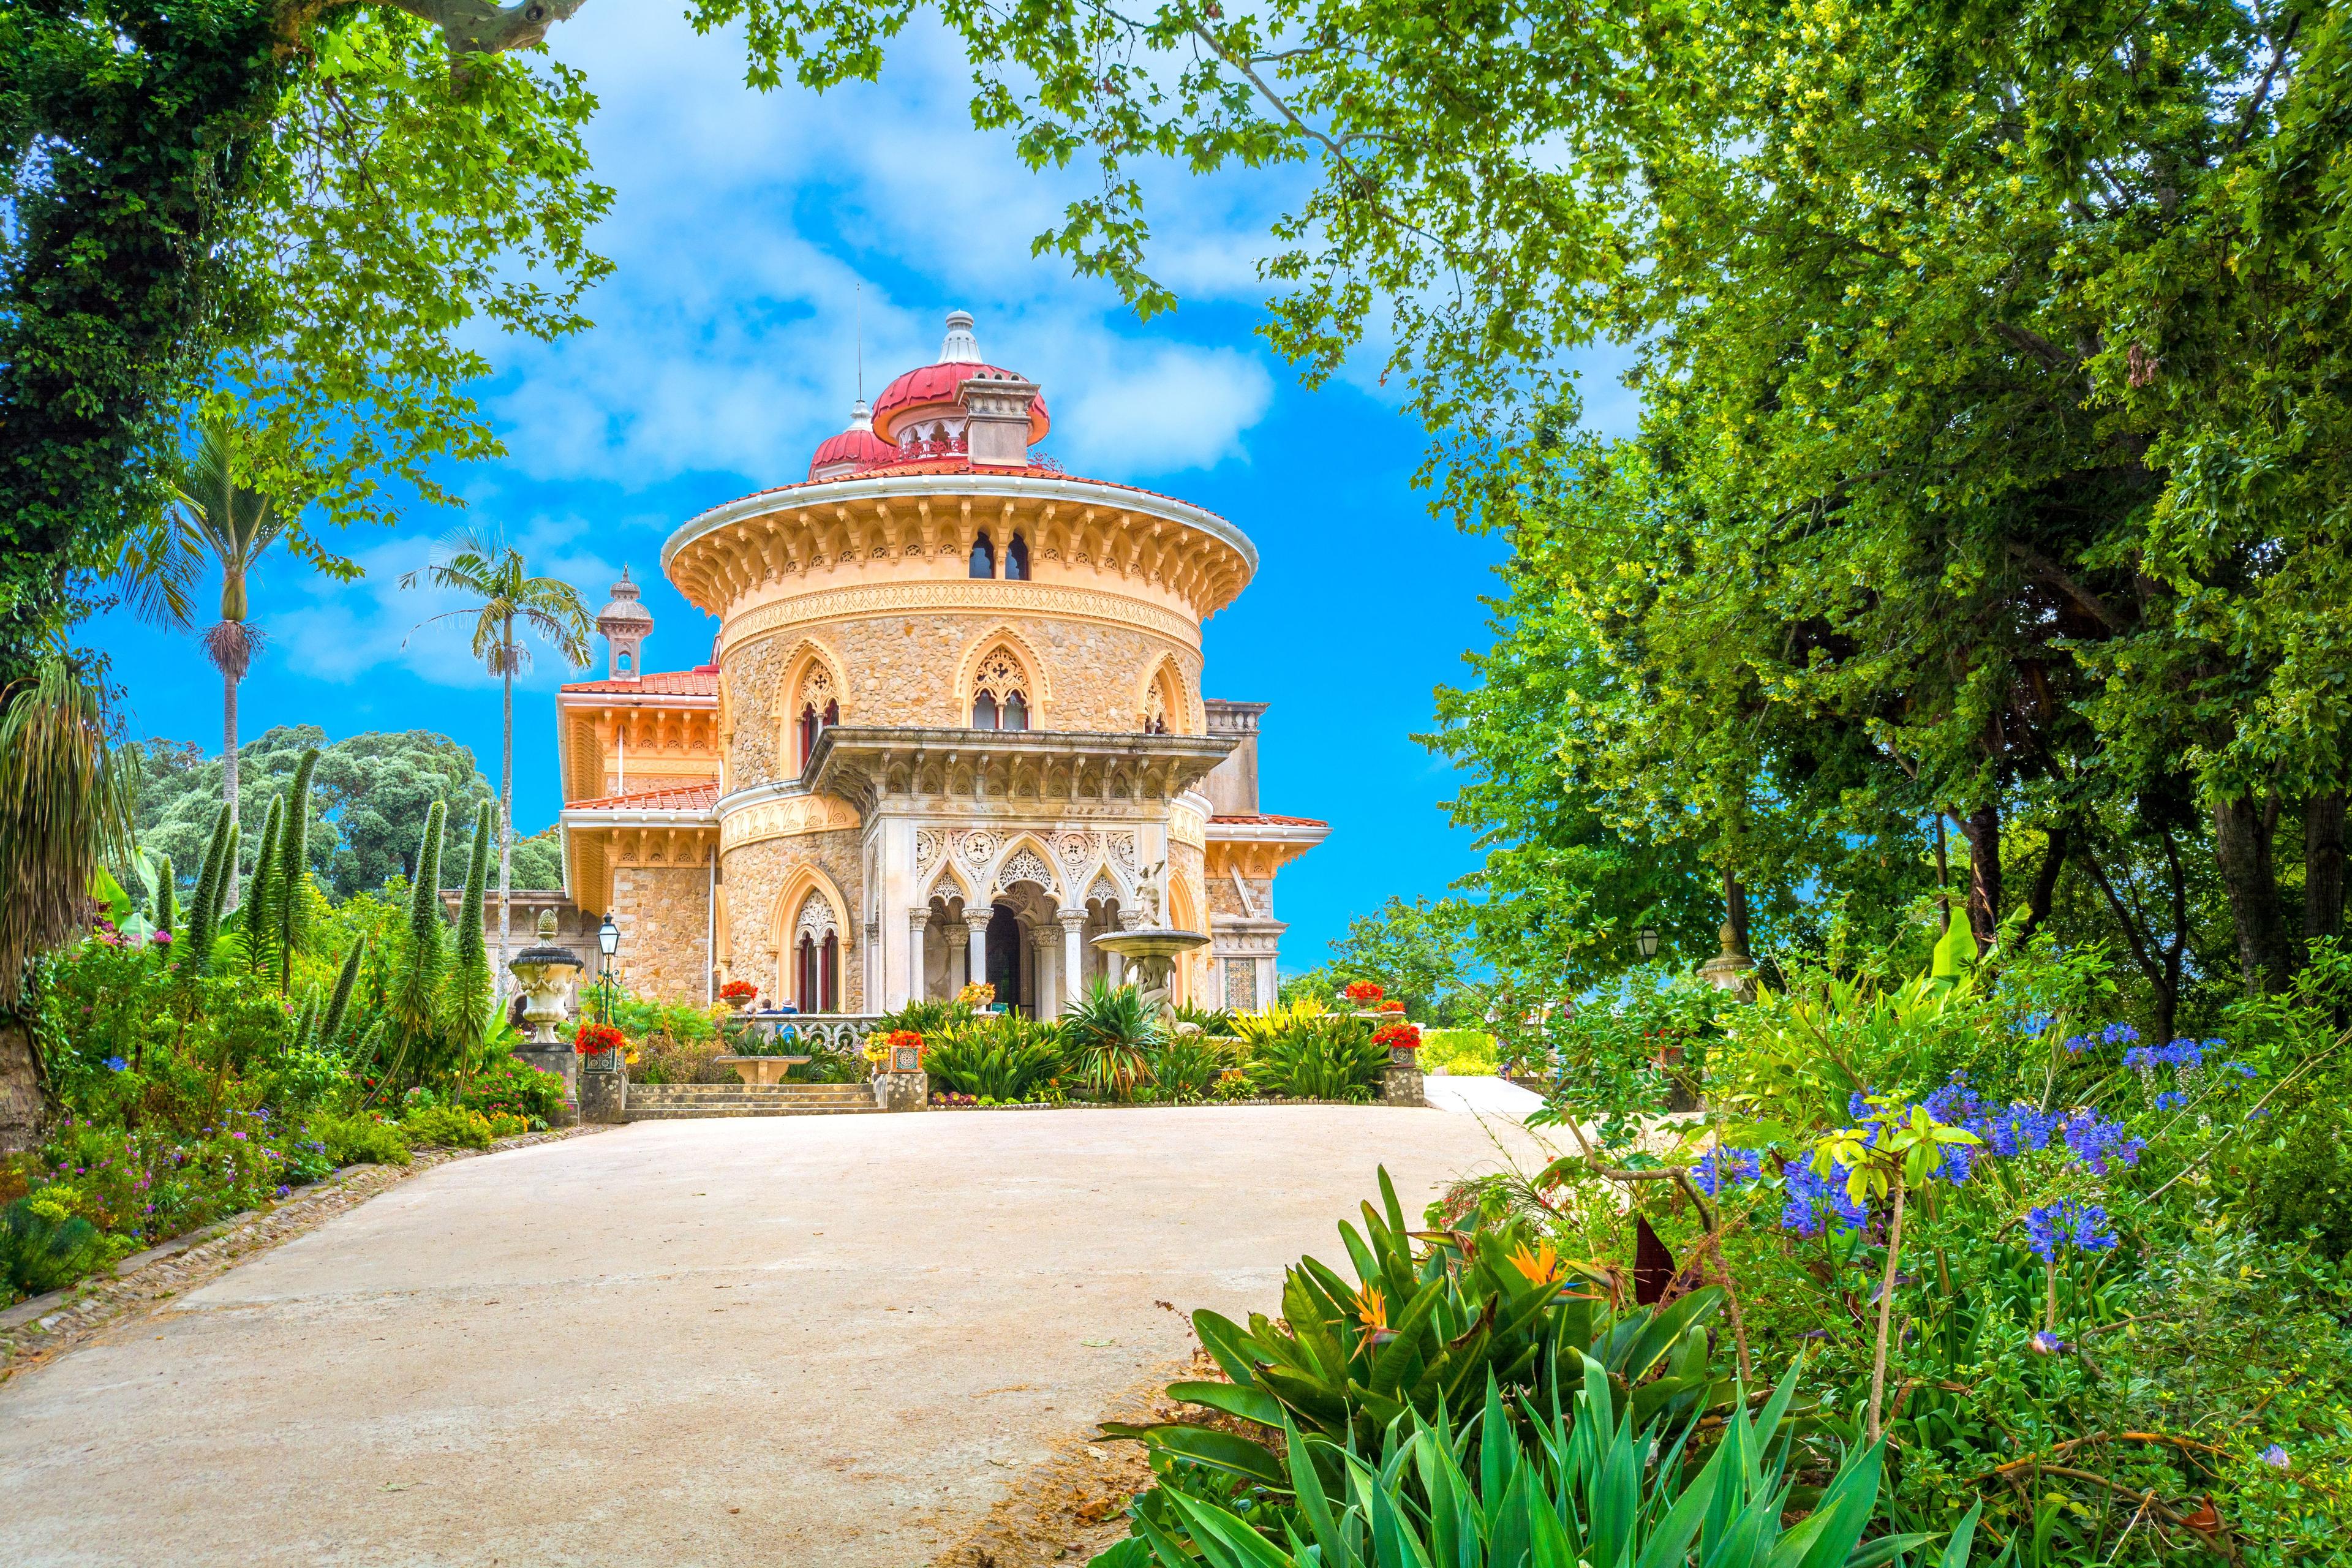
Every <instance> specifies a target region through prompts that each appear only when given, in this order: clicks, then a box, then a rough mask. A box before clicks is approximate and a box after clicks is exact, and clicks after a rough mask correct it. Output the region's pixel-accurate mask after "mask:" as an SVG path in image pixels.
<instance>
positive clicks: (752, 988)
mask: <svg viewBox="0 0 2352 1568" xmlns="http://www.w3.org/2000/svg"><path fill="white" fill-rule="evenodd" d="M759 994H760V988H759V987H758V986H756V985H754V984H751V982H750V981H748V980H730V981H729V982H728V983H727V984H724V985H721V986H720V987H719V1000H720V1001H721V1002H724V1003H726V1004H727V1005H729V1006H730V1007H732V1008H734V1009H735V1011H737V1012H738V1013H740V1012H741V1011H743V1010H744V1009H745V1008H746V1007H749V1006H750V1005H751V1004H752V1003H753V1002H754V1001H755V1000H757V999H758V997H759Z"/></svg>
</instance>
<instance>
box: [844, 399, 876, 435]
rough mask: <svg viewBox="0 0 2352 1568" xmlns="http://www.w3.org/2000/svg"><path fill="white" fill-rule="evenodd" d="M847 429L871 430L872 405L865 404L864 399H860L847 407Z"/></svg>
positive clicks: (872, 421)
mask: <svg viewBox="0 0 2352 1568" xmlns="http://www.w3.org/2000/svg"><path fill="white" fill-rule="evenodd" d="M849 427H850V428H851V429H852V430H871V429H873V428H874V405H872V404H870V403H868V402H866V399H864V398H862V397H861V398H859V399H858V400H857V401H856V402H855V403H853V404H851V405H849Z"/></svg>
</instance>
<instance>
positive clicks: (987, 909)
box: [557, 311, 1328, 1017]
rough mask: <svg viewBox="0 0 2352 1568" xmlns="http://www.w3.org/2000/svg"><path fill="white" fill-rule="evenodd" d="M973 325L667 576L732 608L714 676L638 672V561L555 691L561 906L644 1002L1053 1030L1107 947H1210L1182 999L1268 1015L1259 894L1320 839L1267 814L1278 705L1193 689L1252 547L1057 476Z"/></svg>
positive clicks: (1155, 500)
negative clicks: (1146, 943)
mask: <svg viewBox="0 0 2352 1568" xmlns="http://www.w3.org/2000/svg"><path fill="white" fill-rule="evenodd" d="M971 328H972V322H971V317H970V316H969V315H966V314H965V313H963V312H962V311H956V312H953V313H951V314H950V316H949V317H948V319H947V338H946V342H944V343H943V345H942V346H941V348H940V357H939V361H938V363H934V364H927V365H923V366H921V367H919V368H918V369H915V370H910V371H908V373H907V374H904V375H902V376H899V377H898V379H897V380H896V381H893V382H892V383H891V384H889V386H888V387H887V388H886V389H885V390H884V391H883V393H882V395H881V396H880V397H879V398H877V399H876V401H875V403H874V405H873V407H872V410H871V412H870V414H869V412H868V410H867V409H866V405H864V404H862V403H861V404H859V405H857V408H856V416H855V417H854V419H853V420H852V422H851V424H850V426H849V428H848V429H846V430H845V431H843V432H842V433H841V434H840V435H837V436H835V437H832V438H831V439H829V440H827V441H826V442H825V443H824V445H823V446H821V447H818V448H817V450H816V455H815V457H814V458H813V459H812V460H811V461H810V464H809V470H808V478H807V479H805V480H803V481H802V482H801V483H799V484H792V485H784V486H781V487H779V488H777V489H768V490H762V491H761V492H759V493H758V494H756V495H751V496H746V497H744V498H743V499H742V500H736V501H730V502H729V503H727V504H726V505H724V506H720V507H716V508H714V509H712V510H709V511H707V512H704V513H703V514H702V515H701V516H699V517H697V518H694V519H692V520H691V521H688V522H687V523H686V524H685V526H683V527H682V528H680V529H678V530H677V532H676V533H674V534H672V535H671V536H670V539H669V541H668V542H667V544H666V545H665V546H664V547H663V550H662V569H663V570H664V571H665V572H667V574H668V575H669V579H670V581H671V582H672V583H674V584H677V588H678V590H679V591H680V592H681V593H682V594H684V595H685V596H686V597H687V598H688V600H689V601H691V602H692V603H693V604H695V605H698V606H700V607H701V608H702V609H704V610H707V611H709V613H710V614H711V615H713V616H717V617H719V622H720V627H719V637H718V643H717V647H716V648H715V650H714V652H713V654H712V656H711V658H712V662H710V663H709V664H704V665H700V666H698V667H697V668H692V669H684V670H659V671H656V670H651V669H648V668H646V662H645V661H646V652H647V648H648V645H649V644H650V642H651V640H652V636H653V630H654V623H653V617H652V616H651V615H650V614H648V613H647V612H646V609H645V607H644V605H642V604H641V603H639V599H638V588H637V585H636V584H634V583H632V582H631V581H630V580H629V578H628V576H627V574H625V573H624V574H623V576H622V580H621V581H620V582H619V583H617V584H614V587H613V602H612V603H611V604H610V605H606V606H605V608H604V614H603V615H602V616H600V617H599V619H598V621H597V628H598V630H599V631H601V632H602V633H603V634H604V637H605V639H606V641H607V643H608V644H609V647H610V658H611V667H610V669H609V671H608V673H607V676H606V678H605V679H602V680H589V681H581V682H577V683H575V684H572V685H568V686H566V687H564V688H563V689H562V694H561V697H560V698H559V707H558V711H557V725H558V731H559V740H560V743H561V746H562V781H563V794H564V800H565V805H564V808H563V815H562V828H563V843H564V864H565V879H566V882H567V887H566V892H567V894H568V896H569V899H570V900H571V901H572V903H573V904H575V905H577V906H578V907H579V909H580V910H582V911H583V913H584V914H585V915H586V917H587V918H588V920H589V921H592V922H593V921H598V920H601V919H602V917H603V916H604V914H605V913H606V912H607V911H610V913H611V914H612V916H613V919H614V925H615V926H616V927H617V928H618V929H619V931H620V932H621V952H620V957H619V962H620V963H621V965H622V967H623V969H624V971H625V974H626V977H627V980H628V983H629V984H630V985H631V986H633V987H634V988H635V989H636V990H638V991H640V992H643V993H646V994H655V995H661V996H665V997H667V998H670V999H674V1000H679V1001H688V1002H694V1003H701V1002H703V1001H705V1000H706V999H707V998H709V996H711V995H712V994H714V992H715V990H716V988H717V987H718V986H719V985H721V984H725V983H726V982H728V981H729V980H731V979H742V980H749V981H751V982H752V983H753V984H756V985H758V986H759V987H760V989H761V993H762V994H763V995H764V996H766V997H768V998H770V999H772V1000H780V1001H789V1002H791V1003H792V1004H793V1005H796V1006H798V1007H799V1008H801V1009H802V1010H803V1011H804V1012H823V1013H875V1012H880V1011H884V1010H886V1009H888V1008H892V1007H896V1006H898V1005H901V1004H903V1003H905V1002H906V1001H908V999H909V998H910V997H917V996H929V997H941V996H952V995H953V994H955V993H956V991H957V989H958V988H959V987H960V986H961V985H962V984H965V983H966V982H967V981H968V980H975V979H979V980H986V981H989V982H991V983H992V984H994V985H995V986H996V994H997V997H998V999H999V1000H1000V1001H1005V1002H1010V1003H1013V1004H1015V1005H1018V1006H1020V1007H1021V1008H1022V1009H1023V1010H1024V1011H1029V1012H1034V1013H1035V1014H1037V1015H1039V1016H1049V1017H1050V1016H1054V1014H1055V1012H1057V1011H1058V1010H1059V1008H1060V1007H1061V1005H1063V1003H1064V1002H1065V1001H1066V999H1067V998H1069V997H1071V996H1074V995H1076V994H1077V993H1078V992H1079V990H1080V989H1081V988H1082V987H1084V986H1086V985H1087V984H1091V983H1092V982H1093V981H1094V980H1095V979H1096V978H1097V977H1107V978H1113V979H1116V978H1117V975H1118V971H1117V968H1116V965H1117V963H1118V961H1117V959H1116V958H1115V957H1113V956H1112V955H1109V954H1106V953H1103V952H1098V951H1097V950H1096V949H1095V947H1094V946H1093V945H1092V942H1091V941H1090V939H1091V938H1092V937H1094V936H1096V935H1098V934H1100V933H1103V932H1106V931H1113V930H1117V929H1120V928H1126V927H1133V926H1135V925H1137V924H1139V923H1150V921H1149V913H1150V911H1149V910H1148V907H1147V906H1148V902H1149V897H1150V895H1149V894H1147V895H1146V896H1145V898H1143V899H1139V897H1138V889H1139V880H1138V879H1139V876H1149V875H1150V874H1151V873H1152V872H1153V870H1154V868H1164V870H1163V871H1162V872H1161V881H1160V885H1161V886H1163V887H1164V888H1165V889H1166V892H1165V903H1166V908H1165V909H1164V910H1162V911H1160V914H1161V916H1162V921H1161V923H1165V924H1168V925H1173V926H1177V927H1181V928H1183V929H1187V930H1191V931H1203V930H1205V931H1207V932H1208V933H1209V934H1210V936H1211V938H1212V941H1211V943H1210V945H1209V946H1207V947H1206V948H1203V949H1202V950H1200V951H1199V952H1196V953H1195V954H1193V955H1192V958H1191V959H1190V960H1189V961H1188V962H1187V963H1186V964H1185V965H1184V966H1182V967H1181V969H1180V970H1179V973H1178V976H1177V986H1178V989H1177V994H1178V996H1179V998H1180V999H1184V1000H1190V1001H1192V1002H1195V1003H1199V1004H1204V1005H1213V1004H1223V1005H1229V1006H1233V1007H1236V1008H1242V1009H1255V1008H1259V1007H1264V1006H1266V1005H1271V1004H1272V1002H1273V1000H1274V991H1275V971H1274V960H1275V947H1276V939H1277V938H1278V937H1279V936H1280V934H1281V932H1282V930H1283V923H1282V921H1279V920H1277V919H1276V918H1275V910H1274V879H1275V873H1276V870H1277V869H1278V868H1280V867H1281V866H1282V865H1283V864H1284V863H1285V862H1286V861H1287V860H1289V859H1291V858H1293V857H1295V856H1297V855H1299V854H1301V853H1303V852H1305V851H1306V850H1307V849H1309V848H1311V847H1314V846H1315V845H1316V844H1318V843H1319V842H1321V840H1322V839H1323V837H1324V835H1325V834H1326V832H1327V831H1328V828H1327V827H1326V826H1325V825H1324V824H1323V823H1321V822H1317V821H1312V820H1309V819H1307V818H1303V817H1296V816H1269V815H1267V814H1265V813H1264V812H1262V811H1260V810H1259V808H1258V789H1257V742H1258V721H1259V717H1260V715H1261V714H1262V713H1263V712H1264V711H1265V705H1264V704H1262V703H1254V702H1234V701H1224V700H1218V699H1213V698H1207V697H1204V696H1203V695H1202V655H1201V624H1202V622H1203V621H1205V620H1206V619H1207V618H1208V617H1209V616H1213V615H1214V614H1216V612H1217V611H1218V610H1220V609H1222V608H1223V607H1224V606H1225V605H1228V604H1231V603H1232V602H1233V599H1234V595H1237V594H1239V593H1240V592H1241V591H1242V588H1243V587H1244V584H1247V583H1248V582H1249V580H1250V576H1251V574H1252V573H1253V572H1254V571H1255V568H1256V565H1257V551H1256V549H1255V547H1254V546H1253V545H1252V544H1251V543H1250V542H1249V540H1248V539H1247V538H1246V537H1244V534H1243V533H1242V531H1240V530H1239V529H1237V528H1235V527H1234V525H1233V524H1232V523H1230V522H1227V521H1225V520H1224V519H1223V518H1221V517H1217V516H1215V515H1213V514H1212V513H1210V512H1207V511H1204V510H1202V509H1201V508H1199V507H1196V506H1192V505H1191V504H1189V503H1187V502H1184V501H1181V500H1174V499H1172V498H1171V497H1168V496H1161V495H1154V494H1152V493H1151V492H1150V491H1148V490H1141V489H1134V488H1132V487H1129V486H1127V485H1119V484H1112V483H1109V482H1108V481H1105V480H1102V479H1078V478H1076V477H1074V476H1072V475H1070V474H1066V473H1064V472H1062V471H1061V470H1060V469H1059V468H1057V467H1055V465H1054V464H1053V463H1052V462H1051V460H1050V459H1048V458H1046V457H1045V454H1044V453H1042V452H1033V451H1032V450H1031V448H1032V447H1034V445H1035V444H1036V443H1037V442H1038V441H1039V440H1040V439H1042V438H1043V437H1045V432H1046V430H1047V428H1048V420H1047V417H1046V413H1045V400H1044V398H1042V397H1041V396H1039V395H1038V388H1037V386H1036V384H1034V383H1033V382H1030V381H1027V380H1024V378H1023V377H1022V376H1020V375H1018V374H1015V373H1013V372H1012V371H1009V370H1002V369H999V368H997V367H996V366H993V365H991V364H988V363H984V362H983V361H982V359H981V356H980V350H979V346H978V344H977V342H975V340H974V338H973V335H972V330H971Z"/></svg>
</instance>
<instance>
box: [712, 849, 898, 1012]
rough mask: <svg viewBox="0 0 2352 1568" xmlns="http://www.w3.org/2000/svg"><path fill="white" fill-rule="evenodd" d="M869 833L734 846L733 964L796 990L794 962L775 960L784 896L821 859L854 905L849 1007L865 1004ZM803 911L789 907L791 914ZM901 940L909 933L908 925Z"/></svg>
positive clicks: (734, 970) (773, 985)
mask: <svg viewBox="0 0 2352 1568" xmlns="http://www.w3.org/2000/svg"><path fill="white" fill-rule="evenodd" d="M863 837H864V836H863V834H862V833H860V831H859V830H858V829H856V828H854V827H853V828H837V829H835V830H833V831H831V832H824V833H803V834H799V835H796V836H795V837H791V838H768V839H762V840H761V841H760V842H759V843H757V844H746V845H742V846H740V847H737V848H734V849H730V850H728V851H727V854H726V858H725V860H724V861H723V862H722V875H724V876H725V878H726V879H727V900H726V907H727V924H728V931H727V939H726V942H727V954H728V962H727V972H728V973H729V975H730V977H732V978H734V979H738V980H749V981H751V983H752V984H755V985H757V986H759V987H760V989H761V991H762V992H764V993H766V994H769V995H771V996H775V997H783V996H789V995H790V994H791V992H792V987H791V978H792V977H791V974H790V973H789V968H790V966H789V964H787V965H786V972H785V973H781V974H780V973H778V969H777V961H776V946H775V942H776V921H777V919H778V916H777V913H776V900H777V897H778V896H779V895H780V894H782V892H783V890H784V888H785V886H786V885H787V884H788V883H790V882H791V881H792V880H793V873H794V872H795V871H797V870H799V869H800V868H803V867H804V866H814V868H817V869H819V870H821V871H823V872H824V874H825V875H826V876H827V877H829V878H830V879H832V880H833V885H834V887H835V889H839V891H840V893H841V897H842V900H843V902H844V903H845V905H846V906H847V907H846V908H845V910H843V911H842V912H843V914H844V915H845V918H846V924H845V927H844V929H843V930H842V931H841V986H842V1010H843V1011H844V1012H847V1013H862V1012H864V1011H865V1010H866V1005H865V1003H866V932H865V930H864V928H863V926H862V925H861V924H860V921H861V915H860V910H862V909H863V908H864V906H865V895H864V891H863V886H862V883H861V881H860V868H859V859H858V858H859V855H860V853H861V840H862V838H863ZM793 912H796V911H787V913H786V915H785V916H784V918H786V919H789V918H791V914H792V913H793ZM900 934H901V940H904V933H903V931H902V932H901V933H900Z"/></svg>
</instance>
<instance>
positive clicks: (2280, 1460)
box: [2263, 1443, 2287, 1470]
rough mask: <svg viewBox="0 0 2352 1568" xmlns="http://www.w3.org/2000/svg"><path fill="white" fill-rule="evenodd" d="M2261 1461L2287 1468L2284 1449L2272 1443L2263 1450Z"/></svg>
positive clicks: (2276, 1466) (2275, 1466)
mask: <svg viewBox="0 0 2352 1568" xmlns="http://www.w3.org/2000/svg"><path fill="white" fill-rule="evenodd" d="M2263 1464H2265V1465H2270V1466H2273V1467H2274V1468H2278V1469H2282V1470H2284V1469H2285V1468H2287V1458H2286V1450H2285V1449H2284V1448H2282V1447H2279V1446H2278V1445H2277V1444H2276V1443H2273V1444H2272V1445H2271V1446H2270V1447H2267V1448H2264V1449H2263Z"/></svg>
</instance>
